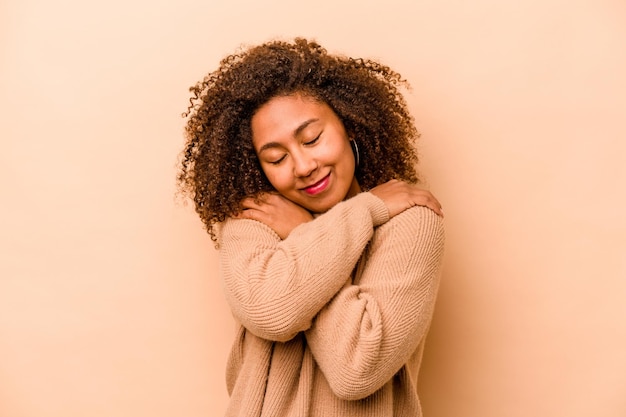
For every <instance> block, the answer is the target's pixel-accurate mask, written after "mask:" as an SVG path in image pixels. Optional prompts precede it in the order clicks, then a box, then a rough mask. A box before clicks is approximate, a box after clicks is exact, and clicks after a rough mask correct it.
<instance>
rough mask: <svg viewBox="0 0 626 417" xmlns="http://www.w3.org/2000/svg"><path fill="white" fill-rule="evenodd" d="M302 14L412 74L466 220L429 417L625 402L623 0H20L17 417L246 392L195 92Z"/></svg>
mask: <svg viewBox="0 0 626 417" xmlns="http://www.w3.org/2000/svg"><path fill="white" fill-rule="evenodd" d="M295 35H303V36H308V37H314V38H316V39H317V40H319V41H320V42H322V43H323V44H324V45H325V46H326V47H327V48H328V49H329V50H331V51H336V52H345V53H347V54H350V55H353V56H364V57H371V58H376V59H380V60H382V61H383V62H385V63H388V64H390V65H391V66H392V67H394V68H395V69H397V70H399V71H400V72H401V73H402V74H403V75H404V76H405V77H406V78H408V79H409V80H410V81H411V83H412V85H413V90H412V92H411V93H409V95H408V96H407V97H408V100H409V102H410V105H411V108H412V110H413V112H414V114H415V116H416V119H417V123H418V127H419V129H420V130H421V132H422V134H423V135H422V139H421V145H420V151H421V154H422V171H423V174H424V176H425V177H426V178H427V180H428V182H429V184H430V186H431V187H432V189H433V190H434V191H435V192H436V194H437V195H438V196H439V198H440V199H441V201H442V202H443V205H444V208H445V210H446V215H447V217H446V221H447V233H448V244H447V253H446V260H445V270H444V280H443V283H442V287H441V292H440V298H439V303H438V307H437V311H436V315H435V320H434V323H433V327H432V332H431V335H430V340H429V344H428V349H427V352H426V357H425V364H424V368H423V373H422V379H421V392H422V394H421V395H422V400H423V404H424V409H425V412H426V416H428V417H503V416H506V417H516V416H542V417H543V416H545V417H555V416H564V417H565V416H567V417H578V416H580V417H582V416H585V417H587V416H594V417H595V416H602V417H609V416H611V417H613V416H614V417H618V416H619V417H621V416H624V415H626V302H625V299H626V215H625V214H624V213H625V212H626V211H625V207H624V206H625V204H624V203H625V200H626V192H625V191H624V190H625V189H626V187H625V186H624V183H625V182H626V170H625V168H624V166H625V165H626V156H625V155H626V144H625V140H624V138H625V136H626V117H625V116H626V75H625V74H626V46H625V45H626V3H624V2H623V1H622V0H599V1H598V0H578V1H577V0H574V1H572V0H526V1H523V2H522V1H519V2H518V1H502V0H473V1H462V0H455V1H434V0H428V1H417V0H415V1H409V0H406V1H400V0H387V1H384V2H382V1H380V0H377V1H369V0H354V1H343V2H341V1H337V0H332V1H331V0H320V1H317V2H314V3H307V2H293V1H287V0H283V1H273V2H263V1H241V0H239V1H237V0H235V1H211V0H205V1H193V0H180V1H176V2H169V1H161V0H151V1H148V0H137V1H128V0H109V1H107V2H85V1H78V0H59V1H56V2H50V1H44V0H3V1H2V2H0V39H1V42H0V48H1V49H0V53H1V60H2V61H1V67H0V70H1V74H0V89H1V90H0V92H1V102H0V110H1V116H0V117H1V127H0V136H1V140H2V148H1V150H0V181H1V196H2V206H1V210H2V215H1V216H0V222H1V224H0V226H1V230H2V232H1V233H0V250H1V251H0V256H1V263H0V268H1V270H0V277H1V279H0V416H2V417H61V416H63V417H68V416H69V417H71V416H90V417H98V416H116V417H119V416H133V417H137V416H151V417H160V416H163V417H165V416H185V417H186V416H189V417H195V416H198V417H199V416H218V415H221V414H222V412H223V410H224V408H225V404H226V400H227V396H226V393H225V387H224V378H223V370H224V363H225V360H226V356H227V353H228V349H229V345H230V340H231V336H232V332H233V329H232V323H231V319H230V315H229V312H228V309H227V307H226V305H225V303H224V300H223V297H222V293H221V288H220V283H219V279H218V271H217V267H216V255H215V252H214V250H213V246H212V243H211V242H210V240H209V239H208V237H207V235H206V234H205V233H204V231H203V230H202V227H201V224H200V222H199V221H198V220H197V219H196V217H195V214H194V213H193V211H192V209H191V207H189V206H186V207H185V206H183V205H182V204H180V202H177V201H176V198H175V195H174V194H175V184H174V176H175V165H176V160H177V156H178V152H179V151H180V149H181V147H182V143H183V142H182V126H183V120H182V118H181V117H180V114H181V113H182V111H183V110H184V109H185V108H186V104H187V98H188V92H187V88H188V87H189V86H190V85H192V84H193V83H195V81H196V80H198V79H199V78H201V77H202V76H203V75H204V74H205V73H206V72H207V71H209V70H211V69H213V68H215V66H216V65H217V62H218V60H219V59H220V58H222V57H223V56H224V55H225V54H226V53H229V52H231V51H233V50H234V49H235V48H236V47H237V46H238V45H240V44H241V43H258V42H261V41H265V40H268V39H270V38H272V37H275V36H279V37H284V38H289V37H291V36H295Z"/></svg>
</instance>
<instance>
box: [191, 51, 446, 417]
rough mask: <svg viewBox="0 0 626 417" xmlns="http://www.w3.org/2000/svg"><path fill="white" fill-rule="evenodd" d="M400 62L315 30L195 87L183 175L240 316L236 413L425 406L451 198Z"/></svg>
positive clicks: (231, 60) (230, 62)
mask: <svg viewBox="0 0 626 417" xmlns="http://www.w3.org/2000/svg"><path fill="white" fill-rule="evenodd" d="M402 84H403V81H402V80H401V78H400V76H399V74H397V73H395V72H394V71H392V70H391V69H389V68H388V67H386V66H383V65H380V64H378V63H376V62H373V61H370V60H361V59H359V60H355V59H350V58H346V57H342V56H333V55H330V54H328V53H327V51H326V50H325V49H324V48H322V47H321V46H319V45H318V44H316V43H315V42H308V41H306V40H304V39H296V40H295V41H294V42H293V43H288V42H280V41H276V42H269V43H266V44H263V45H260V46H256V47H252V48H249V49H247V50H243V51H241V52H239V53H237V54H233V55H231V56H229V57H227V58H225V59H224V60H222V62H221V65H220V67H219V68H218V69H217V70H216V71H214V72H212V73H210V74H209V75H208V76H207V77H205V78H204V80H203V81H201V82H199V83H198V84H197V85H196V86H195V87H193V88H192V92H193V94H194V96H193V98H192V100H191V105H190V109H189V112H188V114H187V116H188V121H187V126H186V135H187V143H186V148H185V151H184V154H183V159H182V163H181V169H180V172H179V177H178V179H179V183H180V185H181V187H182V189H183V190H184V191H187V192H188V193H189V194H190V195H191V196H192V197H193V199H194V201H195V204H196V211H197V212H198V214H199V215H200V218H201V219H202V220H203V222H204V223H205V225H206V227H207V230H208V232H209V234H210V235H211V237H212V239H214V240H215V241H216V243H217V246H218V247H219V253H220V262H221V272H222V277H223V283H224V289H225V293H226V298H227V301H228V303H229V305H230V308H231V310H232V313H233V316H234V318H235V320H236V321H237V323H238V325H239V331H238V334H237V337H236V340H235V342H234V344H233V347H232V351H231V355H230V358H229V361H228V364H227V388H228V392H229V394H230V397H231V398H230V404H229V407H228V411H227V415H228V416H246V417H248V416H271V417H277V416H350V417H358V416H377V417H381V416H412V417H414V416H419V415H421V410H420V405H419V400H418V397H417V392H416V384H417V372H418V369H419V365H420V362H421V356H422V352H423V347H424V339H425V337H426V333H427V330H428V327H429V324H430V321H431V317H432V312H433V306H434V302H435V298H436V293H437V287H438V277H439V268H440V260H441V255H442V251H443V226H442V220H441V217H442V214H443V213H442V211H441V206H440V205H439V203H438V201H437V200H436V199H435V198H434V197H433V196H432V194H431V193H430V192H428V191H426V190H422V189H420V188H418V187H417V186H416V185H414V184H415V183H417V180H418V178H417V174H416V172H415V164H416V162H417V157H416V154H415V150H414V147H413V140H414V139H415V138H416V137H417V132H416V130H415V128H414V126H413V119H412V118H411V116H410V115H409V112H408V110H407V106H406V103H405V101H404V99H403V98H402V96H401V95H400V93H399V91H398V87H399V86H400V85H402Z"/></svg>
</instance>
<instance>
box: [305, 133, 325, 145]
mask: <svg viewBox="0 0 626 417" xmlns="http://www.w3.org/2000/svg"><path fill="white" fill-rule="evenodd" d="M320 136H322V132H320V134H319V135H317V136H316V137H315V138H314V139H312V140H310V141H308V142H304V144H305V145H314V144H315V143H316V142H317V141H318V140H319V139H320Z"/></svg>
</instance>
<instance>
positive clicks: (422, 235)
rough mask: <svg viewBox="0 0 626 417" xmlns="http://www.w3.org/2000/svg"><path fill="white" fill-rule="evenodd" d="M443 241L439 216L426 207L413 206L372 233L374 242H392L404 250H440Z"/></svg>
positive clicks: (443, 236) (443, 234)
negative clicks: (419, 248)
mask: <svg viewBox="0 0 626 417" xmlns="http://www.w3.org/2000/svg"><path fill="white" fill-rule="evenodd" d="M444 239H445V230H444V222H443V219H442V218H441V216H439V215H437V214H436V213H435V212H434V211H432V210H431V209H429V208H427V207H423V206H415V207H411V208H410V209H407V210H405V211H403V212H402V213H400V214H398V215H396V216H394V217H393V218H392V219H390V220H389V221H388V222H387V223H385V224H383V225H381V226H380V227H378V228H377V229H376V232H375V233H374V240H375V241H392V242H394V246H396V245H402V247H404V248H406V249H410V248H415V247H421V248H424V247H432V249H433V250H435V251H436V252H438V251H440V250H442V248H443V243H444Z"/></svg>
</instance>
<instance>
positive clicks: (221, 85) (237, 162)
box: [177, 38, 419, 241]
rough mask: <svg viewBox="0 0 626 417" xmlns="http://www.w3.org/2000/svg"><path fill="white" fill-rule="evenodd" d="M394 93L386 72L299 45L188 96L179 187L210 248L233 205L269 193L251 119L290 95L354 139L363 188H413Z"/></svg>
mask: <svg viewBox="0 0 626 417" xmlns="http://www.w3.org/2000/svg"><path fill="white" fill-rule="evenodd" d="M401 86H405V87H408V84H407V82H406V81H405V80H403V79H402V78H401V76H400V74H398V73H397V72H395V71H393V70H391V69H390V68H389V67H387V66H384V65H382V64H380V63H378V62H375V61H373V60H369V59H361V58H359V59H353V58H349V57H344V56H339V55H331V54H329V53H328V52H327V51H326V49H325V48H323V47H322V46H320V45H319V44H318V43H316V42H314V41H307V40H306V39H302V38H296V39H295V40H294V41H293V42H284V41H271V42H267V43H264V44H262V45H259V46H255V47H251V48H249V49H242V50H240V51H238V52H237V53H235V54H232V55H230V56H227V57H226V58H224V59H223V60H222V61H221V62H220V66H219V68H218V69H217V70H215V71H213V72H211V73H209V74H208V75H207V76H205V77H204V79H203V80H201V81H199V82H198V83H197V84H196V85H195V86H193V87H191V88H190V92H191V93H192V97H191V98H190V105H189V107H188V109H187V112H186V113H184V114H183V116H184V117H186V118H187V122H186V126H185V136H186V143H185V148H184V151H183V152H182V154H181V161H180V168H179V172H178V176H177V180H178V185H179V189H180V190H181V191H182V192H183V193H184V194H185V195H188V196H189V197H190V198H192V199H193V201H194V202H195V209H196V212H197V213H198V214H199V216H200V219H201V220H202V222H203V223H204V225H205V227H206V229H207V231H208V232H209V234H210V236H211V239H212V240H214V241H215V240H216V238H217V237H216V233H215V228H214V226H215V225H216V224H218V223H220V222H223V221H224V220H225V219H226V217H228V216H232V215H234V214H236V213H238V212H239V211H240V210H241V207H240V202H241V201H242V199H244V198H245V197H248V196H257V195H259V194H260V193H262V192H267V191H272V190H273V187H272V185H271V184H270V183H269V181H268V180H267V178H266V177H265V175H264V173H263V170H262V169H261V165H260V163H259V160H258V158H257V155H256V153H255V150H254V148H253V145H252V131H251V127H250V120H251V118H252V116H253V115H254V113H255V112H256V110H257V109H259V107H261V106H262V105H263V104H265V103H267V102H268V101H269V100H270V99H271V98H273V97H277V96H288V95H293V94H296V93H299V94H303V95H307V96H310V97H311V98H314V99H316V100H319V101H321V102H324V103H326V104H327V105H328V106H329V107H330V108H331V109H332V110H333V111H334V112H335V113H336V114H337V116H338V117H339V119H340V120H341V121H342V122H343V124H344V127H345V129H346V132H347V134H348V137H350V138H352V139H354V140H356V141H357V143H358V147H359V154H360V164H359V166H358V168H357V170H356V174H355V175H356V178H357V181H358V183H359V185H360V187H361V188H362V189H363V190H368V189H371V188H373V187H375V186H376V185H379V184H382V183H384V182H387V181H389V180H391V179H394V178H395V179H400V180H404V181H407V182H411V183H416V182H418V177H417V173H416V170H415V168H416V164H417V153H416V150H415V147H414V141H415V140H416V139H417V137H418V136H419V134H418V132H417V130H416V129H415V126H414V123H413V118H412V116H411V115H410V113H409V111H408V108H407V104H406V102H405V100H404V98H403V96H402V95H401V94H400V92H399V87H401Z"/></svg>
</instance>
